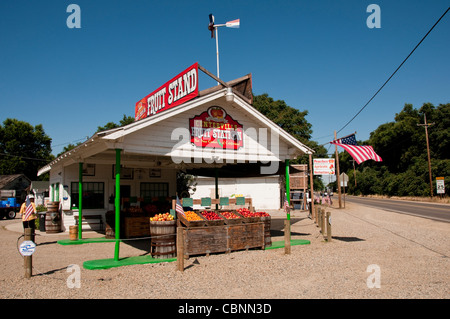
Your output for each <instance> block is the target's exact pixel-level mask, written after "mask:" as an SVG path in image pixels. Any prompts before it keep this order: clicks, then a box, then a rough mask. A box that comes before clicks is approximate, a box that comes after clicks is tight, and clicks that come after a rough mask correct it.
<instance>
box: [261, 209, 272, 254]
mask: <svg viewBox="0 0 450 319" xmlns="http://www.w3.org/2000/svg"><path fill="white" fill-rule="evenodd" d="M260 219H261V222H262V223H264V245H265V246H266V247H270V246H272V236H271V235H270V227H271V223H272V218H271V217H270V216H264V217H260Z"/></svg>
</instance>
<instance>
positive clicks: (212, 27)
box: [208, 13, 240, 78]
mask: <svg viewBox="0 0 450 319" xmlns="http://www.w3.org/2000/svg"><path fill="white" fill-rule="evenodd" d="M239 23H240V21H239V19H236V20H233V21H228V22H227V23H225V24H214V16H213V15H212V13H211V14H210V15H209V25H208V30H210V31H211V38H214V31H215V32H216V36H215V38H216V54H217V77H218V78H220V75H219V34H218V32H217V29H218V28H219V27H227V28H239Z"/></svg>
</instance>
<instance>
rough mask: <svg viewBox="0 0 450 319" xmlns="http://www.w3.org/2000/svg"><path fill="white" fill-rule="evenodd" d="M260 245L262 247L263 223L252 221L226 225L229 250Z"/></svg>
mask: <svg viewBox="0 0 450 319" xmlns="http://www.w3.org/2000/svg"><path fill="white" fill-rule="evenodd" d="M256 247H261V248H263V249H264V224H263V223H252V224H241V225H230V226H229V227H228V248H229V250H230V251H233V250H242V249H249V248H256Z"/></svg>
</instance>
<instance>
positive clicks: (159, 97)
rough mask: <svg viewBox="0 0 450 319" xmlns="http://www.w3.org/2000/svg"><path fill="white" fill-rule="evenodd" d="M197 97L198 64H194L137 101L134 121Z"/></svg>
mask: <svg viewBox="0 0 450 319" xmlns="http://www.w3.org/2000/svg"><path fill="white" fill-rule="evenodd" d="M197 96H198V63H195V64H193V65H191V66H190V67H189V68H187V69H186V70H184V71H183V72H181V73H180V74H178V75H177V76H176V77H174V78H173V79H171V80H170V81H168V82H166V83H164V84H163V85H162V86H160V87H159V88H158V89H156V90H155V91H153V92H152V93H150V94H149V95H147V96H146V97H144V98H143V99H141V100H139V101H138V102H137V103H136V106H135V108H134V120H135V121H139V120H141V119H144V118H146V117H149V116H152V115H155V114H158V113H161V112H164V111H166V110H168V109H171V108H173V107H175V106H177V105H180V104H183V103H185V102H187V101H189V100H191V99H193V98H195V97H197Z"/></svg>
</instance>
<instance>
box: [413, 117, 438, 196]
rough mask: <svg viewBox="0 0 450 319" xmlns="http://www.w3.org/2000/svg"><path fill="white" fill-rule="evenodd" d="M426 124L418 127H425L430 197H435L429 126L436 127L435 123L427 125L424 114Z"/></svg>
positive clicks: (425, 118)
mask: <svg viewBox="0 0 450 319" xmlns="http://www.w3.org/2000/svg"><path fill="white" fill-rule="evenodd" d="M423 117H424V121H425V124H417V126H424V127H425V137H426V139H427V153H428V174H429V175H430V195H431V197H433V177H432V176H431V160H430V143H429V142H428V126H432V125H434V122H433V123H427V115H426V114H425V113H424V114H423Z"/></svg>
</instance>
